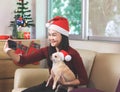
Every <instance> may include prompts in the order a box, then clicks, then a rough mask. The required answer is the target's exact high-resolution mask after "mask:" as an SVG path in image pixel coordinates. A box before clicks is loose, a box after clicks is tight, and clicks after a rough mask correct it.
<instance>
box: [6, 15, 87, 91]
mask: <svg viewBox="0 0 120 92" xmlns="http://www.w3.org/2000/svg"><path fill="white" fill-rule="evenodd" d="M46 26H47V28H48V40H49V42H50V46H47V47H44V48H41V49H40V50H38V51H36V53H34V54H31V55H29V56H19V55H17V54H15V52H14V50H11V49H10V48H8V46H7V44H6V45H5V47H4V51H5V52H6V53H7V54H8V55H9V56H10V57H11V58H12V59H13V60H14V61H16V62H17V63H18V64H23V65H25V64H29V63H33V62H35V61H40V60H42V59H44V58H46V59H47V64H48V66H49V70H51V68H52V61H51V59H50V56H51V55H52V53H54V52H56V51H60V50H65V51H66V52H68V53H69V54H70V55H71V56H72V59H71V60H70V61H69V62H66V61H64V62H65V63H66V65H68V67H69V68H70V69H71V70H72V71H73V73H74V74H75V76H76V79H75V80H74V81H71V82H65V81H64V79H61V80H60V81H59V83H60V84H62V87H60V88H59V89H58V92H67V89H66V87H67V86H73V87H77V86H78V85H85V84H87V82H88V78H87V73H86V71H85V67H84V65H83V62H82V59H81V57H80V55H79V54H78V52H77V51H76V50H75V49H73V48H72V47H70V46H69V40H68V35H69V24H68V20H67V19H66V18H64V17H60V16H56V17H54V18H53V19H51V20H50V21H49V22H48V23H47V24H46ZM52 83H53V81H51V82H50V83H49V86H48V87H45V85H46V82H44V83H42V84H40V85H37V86H34V87H30V88H28V89H26V90H24V91H23V92H54V90H52Z"/></svg>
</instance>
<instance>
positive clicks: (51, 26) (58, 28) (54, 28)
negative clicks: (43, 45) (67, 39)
mask: <svg viewBox="0 0 120 92" xmlns="http://www.w3.org/2000/svg"><path fill="white" fill-rule="evenodd" d="M46 26H47V27H48V29H52V30H55V31H57V32H59V33H61V34H63V35H65V36H69V32H68V30H65V29H63V28H62V27H59V26H57V25H54V24H49V23H47V25H46Z"/></svg>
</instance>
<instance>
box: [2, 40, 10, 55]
mask: <svg viewBox="0 0 120 92" xmlns="http://www.w3.org/2000/svg"><path fill="white" fill-rule="evenodd" d="M3 50H4V52H5V53H7V52H8V51H9V50H12V49H11V48H9V46H8V41H6V42H5V44H4V47H3Z"/></svg>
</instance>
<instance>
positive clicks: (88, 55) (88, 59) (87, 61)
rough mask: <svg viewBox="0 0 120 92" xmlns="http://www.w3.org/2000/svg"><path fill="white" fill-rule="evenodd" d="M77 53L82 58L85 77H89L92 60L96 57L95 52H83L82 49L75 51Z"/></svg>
mask: <svg viewBox="0 0 120 92" xmlns="http://www.w3.org/2000/svg"><path fill="white" fill-rule="evenodd" d="M77 51H78V53H79V54H80V56H81V57H82V60H83V63H84V66H85V69H86V71H87V75H88V77H89V75H90V72H91V69H92V65H93V63H94V59H95V56H96V52H95V51H90V50H84V49H77Z"/></svg>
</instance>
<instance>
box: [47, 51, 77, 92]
mask: <svg viewBox="0 0 120 92" xmlns="http://www.w3.org/2000/svg"><path fill="white" fill-rule="evenodd" d="M51 60H52V62H53V66H52V69H51V75H50V77H49V79H48V81H47V84H46V86H48V84H49V82H50V80H51V79H52V78H53V81H54V82H53V86H52V89H55V88H56V85H57V82H58V81H59V80H60V78H61V77H62V78H64V80H65V81H66V82H69V81H72V80H74V79H75V75H74V73H73V72H72V71H71V70H70V69H69V67H68V66H67V65H66V64H65V63H64V62H63V60H62V58H61V55H60V52H56V53H53V54H52V57H51ZM72 89H73V87H68V92H69V91H70V90H72Z"/></svg>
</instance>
